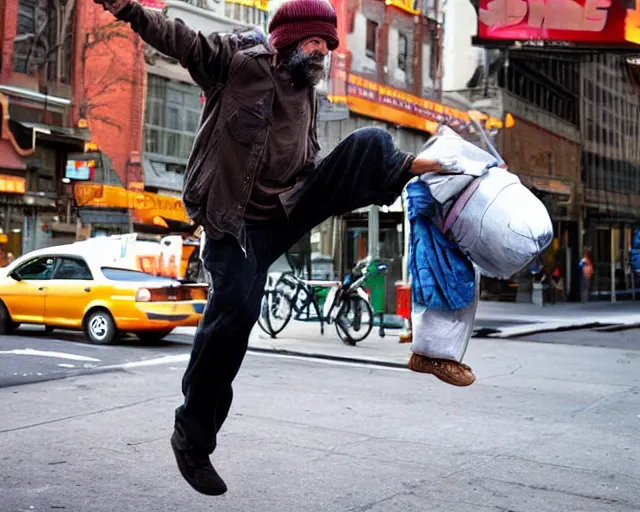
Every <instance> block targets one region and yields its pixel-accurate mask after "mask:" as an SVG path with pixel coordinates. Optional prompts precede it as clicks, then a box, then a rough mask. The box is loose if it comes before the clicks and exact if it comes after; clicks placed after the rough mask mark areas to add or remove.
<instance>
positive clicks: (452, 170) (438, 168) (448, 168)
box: [411, 156, 463, 176]
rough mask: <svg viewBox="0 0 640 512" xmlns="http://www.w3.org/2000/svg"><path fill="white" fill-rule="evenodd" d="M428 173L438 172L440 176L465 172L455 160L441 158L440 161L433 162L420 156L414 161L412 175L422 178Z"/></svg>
mask: <svg viewBox="0 0 640 512" xmlns="http://www.w3.org/2000/svg"><path fill="white" fill-rule="evenodd" d="M427 172H437V173H438V174H460V173H462V172H463V171H462V170H461V169H460V167H459V166H458V162H457V160H456V159H454V158H441V159H439V160H431V159H427V158H420V157H419V156H418V157H416V159H415V160H414V161H413V165H412V166H411V174H414V175H416V176H420V175H421V174H425V173H427Z"/></svg>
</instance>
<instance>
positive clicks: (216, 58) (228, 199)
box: [107, 0, 319, 250]
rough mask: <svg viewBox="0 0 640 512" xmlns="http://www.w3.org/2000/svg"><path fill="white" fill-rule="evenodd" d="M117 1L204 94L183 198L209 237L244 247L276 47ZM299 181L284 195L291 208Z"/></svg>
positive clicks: (121, 15) (253, 36)
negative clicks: (247, 208)
mask: <svg viewBox="0 0 640 512" xmlns="http://www.w3.org/2000/svg"><path fill="white" fill-rule="evenodd" d="M115 3H117V4H119V5H118V9H117V12H116V13H115V15H116V17H117V18H118V19H120V20H123V21H126V22H128V23H130V24H131V27H132V28H133V30H135V31H136V32H137V33H138V34H140V36H141V37H142V39H143V40H144V41H145V42H147V43H148V44H150V45H151V46H153V47H154V48H156V49H157V50H158V51H159V52H161V53H163V54H164V55H167V56H169V57H172V58H175V59H176V60H178V61H179V62H180V64H181V65H182V66H184V67H185V68H186V69H187V70H188V71H189V73H190V75H191V77H192V78H193V79H194V81H195V82H196V83H197V84H198V85H199V86H200V87H201V88H202V90H203V91H204V93H205V97H206V101H205V104H204V110H203V112H202V116H201V119H200V128H199V130H198V134H197V135H196V139H195V142H194V146H193V149H192V151H191V156H190V157H189V161H188V163H187V169H186V174H185V184H184V190H183V193H182V199H183V201H184V204H185V208H186V210H187V213H188V214H189V217H190V218H191V219H192V220H193V221H194V222H196V223H197V224H200V225H202V226H203V227H204V229H205V232H206V234H207V236H208V237H211V238H220V237H221V236H222V234H223V233H225V232H226V233H230V234H232V235H233V236H235V237H236V238H237V240H238V242H239V243H240V245H241V247H242V248H243V250H244V249H245V242H246V240H245V238H246V236H245V223H244V210H245V206H246V204H247V201H248V199H249V194H250V192H251V188H252V186H253V183H254V180H255V177H256V171H257V170H258V167H259V165H261V163H262V160H263V156H264V151H265V148H266V141H267V138H268V137H269V130H270V125H271V122H272V115H271V114H272V105H273V98H274V77H273V72H274V70H275V51H274V50H273V49H272V48H271V47H270V46H269V45H268V43H267V42H266V39H265V38H264V36H263V35H262V34H260V33H258V32H248V33H243V34H239V33H234V34H224V35H223V34H211V35H210V36H204V35H203V34H202V33H199V32H195V31H194V30H192V29H190V28H189V27H187V26H186V25H185V24H184V23H183V22H182V20H179V19H176V20H169V19H167V18H166V17H165V16H164V15H163V14H161V13H159V12H156V11H152V10H149V9H145V8H144V7H142V6H141V5H140V4H137V3H135V2H128V1H126V0H118V1H117V2H115ZM109 7H110V6H108V7H107V8H109ZM110 10H111V9H110ZM114 10H115V9H114ZM314 103H315V102H314ZM313 108H314V112H313V122H312V127H311V130H310V133H309V134H308V135H307V136H308V137H311V138H312V139H313V146H314V147H316V148H317V149H319V146H318V143H317V135H316V112H315V104H314V106H313ZM301 179H302V178H301ZM300 186H301V183H299V184H298V185H296V187H295V188H294V190H292V191H290V192H289V193H285V194H282V195H281V200H282V203H283V206H284V208H285V211H287V213H288V212H290V210H291V208H292V206H293V202H295V197H296V196H297V194H296V192H297V190H299V188H300Z"/></svg>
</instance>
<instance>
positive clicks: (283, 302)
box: [258, 290, 292, 338]
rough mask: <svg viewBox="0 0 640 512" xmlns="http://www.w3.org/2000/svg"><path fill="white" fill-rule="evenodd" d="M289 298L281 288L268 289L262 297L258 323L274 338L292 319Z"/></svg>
mask: <svg viewBox="0 0 640 512" xmlns="http://www.w3.org/2000/svg"><path fill="white" fill-rule="evenodd" d="M291 315H292V308H291V302H290V301H289V298H288V297H287V296H286V295H285V294H284V293H283V292H282V291H280V290H269V291H266V292H265V294H264V295H263V297H262V304H261V306H260V316H259V317H258V325H260V328H261V329H262V330H263V331H264V332H265V333H267V334H268V335H269V336H271V337H272V338H275V337H276V336H277V335H278V334H280V333H281V332H282V331H283V329H284V328H285V327H286V326H287V324H288V323H289V321H290V320H291Z"/></svg>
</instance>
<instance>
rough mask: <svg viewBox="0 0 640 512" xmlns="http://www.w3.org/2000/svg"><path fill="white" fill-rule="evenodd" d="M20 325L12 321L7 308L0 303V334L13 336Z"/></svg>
mask: <svg viewBox="0 0 640 512" xmlns="http://www.w3.org/2000/svg"><path fill="white" fill-rule="evenodd" d="M19 326H20V324H17V323H15V322H13V321H12V320H11V315H10V314H9V310H7V306H5V305H4V303H3V302H2V301H0V334H12V333H13V331H15V330H16V329H17V328H18V327H19Z"/></svg>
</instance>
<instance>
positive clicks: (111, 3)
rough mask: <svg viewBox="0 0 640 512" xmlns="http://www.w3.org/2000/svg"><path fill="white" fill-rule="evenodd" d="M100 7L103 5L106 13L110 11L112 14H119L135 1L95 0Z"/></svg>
mask: <svg viewBox="0 0 640 512" xmlns="http://www.w3.org/2000/svg"><path fill="white" fill-rule="evenodd" d="M93 1H94V2H95V3H97V4H98V5H101V6H102V7H103V8H104V10H105V11H109V12H110V13H111V14H113V15H115V14H118V13H119V12H120V11H121V10H122V9H124V8H125V7H127V6H128V5H129V4H131V3H132V2H133V0H93Z"/></svg>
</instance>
